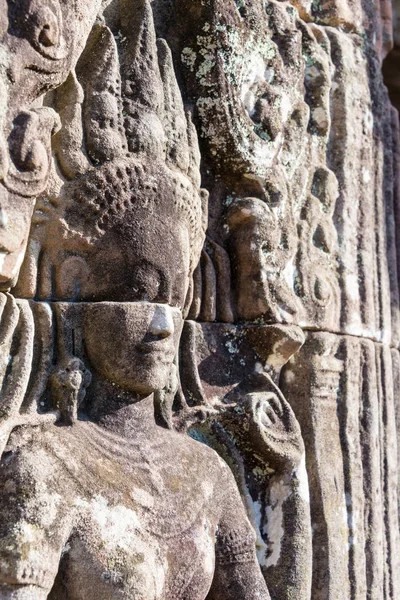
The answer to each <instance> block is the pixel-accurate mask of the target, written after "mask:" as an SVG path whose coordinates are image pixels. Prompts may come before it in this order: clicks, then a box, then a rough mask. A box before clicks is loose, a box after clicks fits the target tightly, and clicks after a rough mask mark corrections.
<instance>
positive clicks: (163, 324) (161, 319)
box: [149, 304, 174, 338]
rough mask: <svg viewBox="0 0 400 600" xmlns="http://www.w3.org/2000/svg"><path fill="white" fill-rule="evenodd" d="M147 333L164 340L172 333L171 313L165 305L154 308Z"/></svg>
mask: <svg viewBox="0 0 400 600" xmlns="http://www.w3.org/2000/svg"><path fill="white" fill-rule="evenodd" d="M149 331H150V333H151V334H152V335H155V336H157V337H159V338H166V337H169V336H170V335H172V334H173V333H174V321H173V319H172V311H171V309H170V307H169V306H168V305H167V304H166V305H165V306H157V307H156V309H155V311H154V314H153V318H152V319H151V323H150V327H149Z"/></svg>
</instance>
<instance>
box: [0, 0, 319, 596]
mask: <svg viewBox="0 0 400 600" xmlns="http://www.w3.org/2000/svg"><path fill="white" fill-rule="evenodd" d="M122 4H123V5H124V6H123V10H122V9H121V7H120V13H119V18H118V21H117V23H115V22H113V20H112V16H110V14H109V13H104V15H103V17H102V18H101V19H98V21H97V22H96V24H95V25H94V27H93V29H92V31H91V33H90V35H89V37H88V42H87V45H86V47H85V49H84V51H83V53H82V55H81V56H80V58H79V60H78V62H77V65H76V69H75V70H74V72H72V73H71V74H70V75H69V76H68V78H67V80H66V82H65V83H64V84H63V85H62V86H61V87H60V88H59V89H58V90H56V92H55V93H53V94H52V96H50V97H49V98H48V103H49V105H51V106H52V107H54V108H55V109H56V110H57V111H58V113H59V114H60V118H61V129H60V131H59V132H58V134H57V135H56V137H55V140H54V149H55V157H56V167H57V170H56V169H55V168H54V169H53V172H52V174H51V179H50V185H49V188H48V192H47V194H46V196H45V197H43V198H42V199H41V201H40V202H39V203H38V205H37V207H36V212H35V215H34V217H33V222H32V223H33V228H32V231H31V236H30V242H29V248H28V251H27V255H26V258H25V262H24V265H23V267H22V269H21V275H20V278H19V281H18V285H17V287H15V288H14V290H13V293H14V295H16V296H19V297H20V298H21V297H22V298H23V299H19V300H15V299H14V296H12V295H7V296H5V298H6V299H7V305H6V309H7V311H6V314H5V318H4V323H5V325H7V323H8V321H9V319H10V316H9V313H11V315H12V314H13V310H14V312H16V317H15V322H13V323H12V326H11V327H10V328H9V332H7V339H8V340H9V352H10V361H9V362H10V364H11V370H10V369H9V368H6V369H5V370H4V372H2V380H3V387H4V388H6V389H9V391H10V402H9V407H7V404H4V408H5V409H6V408H8V411H5V412H4V430H3V436H2V437H3V443H4V442H5V441H6V439H7V437H8V436H9V434H10V430H11V429H13V428H14V429H15V431H14V432H13V433H11V436H10V439H9V441H8V444H7V447H6V450H5V453H4V456H3V463H2V475H1V476H2V481H3V492H2V494H1V500H0V502H1V514H2V518H1V521H0V529H1V533H2V539H3V540H5V543H4V545H3V546H2V547H1V549H0V564H1V577H2V579H1V588H0V589H1V593H2V594H4V597H20V598H23V597H27V596H26V594H28V595H29V597H31V598H36V597H37V598H39V597H40V598H42V597H48V598H55V599H56V598H61V597H63V596H64V595H65V594H67V595H68V596H71V597H74V598H79V597H82V598H91V597H93V598H94V597H102V598H106V597H110V598H111V597H114V596H115V594H118V595H121V596H122V597H131V596H132V595H135V597H138V598H139V597H140V598H143V599H146V600H149V599H150V598H160V599H161V598H165V599H167V598H191V599H194V598H199V599H200V598H204V599H205V598H206V597H207V598H215V599H217V598H224V599H227V598H228V597H231V598H238V597H240V598H255V597H258V598H265V599H267V598H269V597H270V595H269V592H268V590H267V586H266V583H265V580H264V577H263V575H262V572H261V570H260V567H259V565H258V562H257V555H256V534H255V532H254V530H253V528H252V526H251V524H250V521H249V519H248V516H247V515H246V507H245V504H244V503H243V501H242V499H241V496H240V493H239V491H238V488H237V486H236V483H235V480H234V477H233V475H232V473H231V471H230V470H229V468H228V466H227V465H226V464H225V463H224V462H223V460H221V459H220V458H219V457H218V454H217V453H216V452H215V451H213V450H211V449H209V448H207V447H206V446H205V445H204V444H199V443H198V442H197V441H194V440H193V439H192V438H191V437H190V436H189V435H186V434H185V433H177V432H176V431H175V429H182V428H187V427H188V426H190V425H191V424H192V427H195V425H194V423H195V422H196V421H198V420H199V418H201V409H202V407H201V406H192V407H191V406H189V405H186V406H182V407H181V410H179V408H178V409H177V410H175V411H174V410H173V407H172V402H173V399H174V396H175V394H176V393H177V391H178V388H180V383H179V372H178V360H177V352H178V344H179V338H180V333H181V329H182V325H183V315H185V314H187V312H188V310H189V308H190V306H191V304H192V298H193V295H194V289H193V288H194V286H193V285H192V282H191V277H192V274H193V271H194V268H195V267H196V264H197V262H198V259H199V256H200V252H201V248H202V245H203V241H204V229H205V224H206V212H205V208H206V207H205V201H206V200H207V194H206V193H205V192H202V191H201V190H200V188H199V184H200V176H199V158H200V156H199V152H198V148H197V138H196V134H195V132H194V130H193V125H192V123H191V120H190V116H189V115H188V114H185V110H184V107H183V104H182V100H181V96H180V92H179V88H178V86H177V83H176V80H175V75H174V70H173V65H172V58H171V55H170V51H169V48H168V46H167V45H166V43H165V42H164V41H163V40H159V41H158V42H156V38H155V32H154V28H153V20H152V13H151V8H150V5H149V4H148V2H147V1H143V2H142V1H141V0H138V1H137V2H130V3H128V2H126V3H122ZM114 17H115V14H114ZM107 21H109V22H110V25H111V26H112V27H113V28H114V31H113V30H112V29H111V28H110V27H109V26H108V25H107ZM90 65H92V66H91V67H90ZM210 245H211V246H212V242H210ZM214 256H217V260H218V248H217V247H214ZM220 256H222V258H221V259H220V261H221V264H224V263H223V261H224V258H223V256H224V255H223V253H222V252H221V253H220ZM8 305H10V306H9V307H8ZM6 309H5V310H6ZM19 313H21V314H23V315H24V318H25V321H26V323H25V322H24V323H22V324H21V323H20V320H18V314H19ZM37 315H39V317H40V318H41V320H40V319H39V318H38V317H37ZM226 315H227V316H229V315H228V313H227V311H226ZM35 317H36V321H35ZM5 325H4V327H5ZM34 325H36V327H34ZM271 335H272V334H271ZM299 335H300V338H299V339H300V341H299V339H297V338H298V336H299ZM40 336H42V343H41V344H40V345H39V347H38V344H37V340H38V339H39V338H40ZM250 337H252V336H250ZM253 337H254V344H255V345H256V346H257V339H256V338H257V336H256V335H255V336H253ZM272 337H273V335H272ZM272 337H271V340H272ZM289 338H290V336H289ZM292 338H293V339H292ZM292 338H290V339H289V341H288V342H287V343H286V346H289V347H291V348H292V351H293V350H294V349H296V348H297V347H298V346H299V345H300V344H301V334H300V333H298V334H297V337H296V335H295V334H292ZM46 341H47V344H48V345H47V347H46ZM15 344H19V346H18V347H19V348H20V350H19V352H17V353H15V352H14V351H13V347H14V346H15ZM278 346H279V347H280V345H279V344H278ZM282 351H283V349H282ZM287 352H288V350H287V348H286V353H287ZM276 354H277V356H278V355H279V353H278V351H276ZM284 355H285V359H287V356H286V354H285V352H284ZM288 355H290V352H289V354H288ZM21 357H22V358H23V359H24V361H25V362H23V361H22V360H21ZM193 360H195V359H194V358H193ZM194 366H195V363H193V368H194ZM38 375H40V379H41V381H40V383H39V384H38V383H37V376H38ZM16 377H17V378H18V377H19V378H20V379H23V382H21V383H19V385H17V382H16V381H15V378H16ZM253 379H254V384H251V383H250V387H249V388H248V389H247V388H246V384H244V387H243V390H242V389H237V390H236V391H235V393H236V394H237V395H238V394H239V395H240V396H242V399H241V402H240V403H239V402H238V401H235V402H233V401H232V402H231V404H232V406H231V407H230V408H231V409H233V405H234V404H235V405H237V406H240V405H243V406H247V405H248V408H246V411H247V413H248V414H247V416H246V419H245V422H243V423H242V424H241V425H240V424H239V425H238V424H236V425H235V423H234V422H233V421H232V424H231V425H228V424H227V429H229V427H234V428H235V427H236V428H237V427H239V429H240V427H242V426H243V427H245V428H247V427H250V426H252V427H253V429H254V433H253V436H252V437H253V438H254V440H253V441H252V442H251V443H252V444H253V445H254V447H255V448H256V447H258V451H259V452H261V453H262V452H264V454H265V456H262V457H261V462H262V464H263V466H264V467H266V466H267V465H270V469H271V471H270V473H272V471H274V473H276V478H277V479H276V483H275V487H274V485H273V483H271V482H269V477H265V476H263V477H262V478H261V479H262V481H261V480H260V481H259V482H258V484H257V485H258V494H259V496H260V497H261V496H265V494H266V493H267V491H266V490H267V489H268V488H270V490H271V491H270V499H269V503H270V507H269V510H270V511H271V512H273V511H274V510H275V509H276V510H277V511H278V512H279V514H281V513H282V514H283V513H285V512H286V511H289V510H291V509H290V507H288V506H283V505H282V506H281V504H282V503H283V504H285V501H286V500H287V499H288V498H289V497H290V498H292V502H294V505H295V506H296V507H297V504H298V502H297V501H296V498H297V496H298V497H299V499H300V503H301V502H302V500H301V493H300V492H298V487H299V486H303V487H305V489H307V478H306V474H305V472H301V475H302V479H301V477H300V467H301V461H302V460H303V461H304V456H303V454H304V446H303V441H302V439H301V435H300V430H299V426H298V423H297V421H296V419H295V417H294V414H293V412H292V411H291V409H290V407H289V405H288V404H287V403H286V401H285V400H284V398H283V397H282V395H281V394H280V392H279V390H278V389H277V388H276V387H275V386H274V384H273V383H272V381H271V380H270V379H269V378H268V376H267V375H264V376H263V375H262V374H259V375H258V376H257V375H256V374H253ZM252 386H253V387H252ZM253 388H254V389H253ZM252 392H254V393H252ZM256 393H257V394H258V396H257V398H256V397H255V394H256ZM178 395H179V394H178ZM221 400H222V398H221ZM268 402H270V403H271V408H268V407H269V406H270V405H269V404H268ZM254 403H255V404H254ZM220 404H221V402H220ZM253 404H254V405H253ZM260 411H261V412H260ZM271 411H272V412H271ZM203 412H204V413H205V414H206V415H207V414H208V413H209V414H210V415H211V414H213V413H216V412H218V409H217V408H215V407H213V406H207V407H205V408H204V409H203ZM219 412H221V415H222V417H221V419H222V420H223V415H224V414H225V413H226V415H227V412H226V411H224V410H219ZM229 412H230V413H231V414H232V415H233V416H234V411H232V410H230V411H229ZM199 413H200V414H199ZM264 413H265V414H264ZM262 415H264V416H262ZM210 418H211V417H210ZM259 418H262V419H264V420H265V419H267V421H266V422H265V423H263V425H262V427H261V429H260V428H259V427H258V425H257V423H258V419H259ZM225 419H227V423H228V421H231V420H232V419H230V418H228V416H225ZM49 420H50V423H49ZM52 421H55V423H56V426H54V424H53V423H52ZM210 422H211V421H210ZM160 424H161V425H163V427H160ZM21 425H25V427H23V426H21ZM32 425H37V426H36V427H32ZM193 431H194V429H193ZM274 431H275V434H274ZM241 443H242V445H243V444H244V443H245V442H244V440H243V441H242V442H241ZM239 446H240V444H239ZM88 447H90V449H91V450H90V454H89V455H88V454H87V449H88ZM275 463H276V466H275ZM34 465H36V467H34ZM280 476H281V477H284V478H285V486H286V488H287V490H286V488H285V493H286V495H285V497H284V498H282V497H281V496H280V495H279V486H280V483H279V479H278V477H280ZM300 479H301V481H300ZM11 480H12V482H13V483H11ZM292 487H293V489H292ZM27 488H29V493H28V494H27V495H24V490H25V489H27ZM302 493H304V492H302ZM263 502H264V499H263ZM264 503H265V502H264ZM276 503H278V504H279V508H277V507H276ZM16 506H18V508H16ZM44 506H46V507H47V509H46V510H42V508H41V507H44ZM247 508H250V507H247ZM266 510H267V509H266ZM292 510H293V509H292ZM300 513H301V514H300ZM299 515H300V518H299V531H301V533H302V534H303V536H304V535H305V548H304V549H303V548H299V547H298V543H296V541H297V542H298V534H297V536H296V534H293V536H292V538H293V539H291V536H290V534H289V533H286V534H285V536H286V537H285V541H284V542H281V539H279V540H277V541H276V542H275V541H274V540H273V539H272V538H273V535H272V534H271V532H270V533H269V534H267V533H265V535H269V538H270V539H269V544H270V546H273V544H274V543H276V544H279V545H280V544H281V543H285V544H288V543H291V544H292V545H293V548H294V551H295V553H296V555H299V556H300V555H302V559H303V563H302V565H301V566H302V567H303V570H302V571H301V572H300V573H299V574H298V575H296V576H294V575H293V576H292V579H293V581H292V582H290V584H288V585H287V582H286V581H285V579H284V572H286V571H287V570H288V564H286V565H285V571H284V572H282V569H278V571H279V573H278V575H276V580H277V582H276V583H274V582H273V579H271V582H272V586H273V587H274V586H275V587H277V589H278V590H279V587H280V588H283V587H286V588H287V589H288V590H299V593H301V595H302V596H303V595H304V594H305V595H306V596H307V595H308V593H309V589H308V588H309V573H310V571H309V568H308V569H307V567H308V564H307V563H308V558H309V557H308V554H307V552H308V548H309V543H308V538H307V532H309V526H308V519H309V515H308V504H307V503H306V509H305V510H299ZM285 528H287V526H286V525H285ZM270 529H271V525H270ZM28 531H29V532H30V533H29V534H28V533H26V535H25V533H24V532H28ZM260 539H261V538H260ZM288 540H289V541H288ZM262 544H263V552H264V555H266V553H268V554H269V553H272V554H273V555H274V556H275V559H274V560H272V561H271V564H272V565H275V564H276V562H277V561H278V557H279V552H278V551H277V550H276V549H272V550H271V548H270V549H269V550H268V549H267V546H266V544H265V542H262ZM22 548H24V550H23V551H22ZM285 552H286V551H285ZM288 557H289V556H288ZM265 558H266V556H265V557H264V559H263V560H264V562H265ZM297 562H298V559H297V561H296V565H297ZM267 579H268V577H267ZM298 582H300V586H299V583H298ZM300 588H302V589H300ZM288 593H289V595H288V597H289V596H290V593H291V592H288ZM286 595H287V594H286Z"/></svg>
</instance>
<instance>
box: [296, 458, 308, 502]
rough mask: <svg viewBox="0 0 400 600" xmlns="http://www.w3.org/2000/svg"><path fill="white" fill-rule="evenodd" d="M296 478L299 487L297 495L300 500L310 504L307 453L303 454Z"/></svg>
mask: <svg viewBox="0 0 400 600" xmlns="http://www.w3.org/2000/svg"><path fill="white" fill-rule="evenodd" d="M296 477H297V479H298V482H299V485H298V488H297V493H298V494H299V496H300V498H301V499H302V500H303V501H304V502H306V503H307V504H309V503H310V488H309V486H308V475H307V469H306V455H305V453H303V455H302V457H301V459H300V464H299V466H298V468H297V471H296Z"/></svg>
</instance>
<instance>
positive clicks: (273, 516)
mask: <svg viewBox="0 0 400 600" xmlns="http://www.w3.org/2000/svg"><path fill="white" fill-rule="evenodd" d="M291 492H292V490H291V487H290V485H289V482H288V481H285V480H284V478H281V479H277V480H275V481H272V482H271V486H270V505H269V506H267V508H266V511H265V515H266V519H267V523H266V525H265V526H264V533H266V534H267V536H268V540H269V547H270V550H271V554H270V555H269V556H268V558H266V559H264V562H263V565H262V566H264V565H265V566H266V567H273V566H275V565H277V564H278V562H279V558H280V555H281V543H282V538H283V536H284V533H285V531H284V529H283V505H284V503H285V501H286V500H287V499H288V498H289V496H290V494H291Z"/></svg>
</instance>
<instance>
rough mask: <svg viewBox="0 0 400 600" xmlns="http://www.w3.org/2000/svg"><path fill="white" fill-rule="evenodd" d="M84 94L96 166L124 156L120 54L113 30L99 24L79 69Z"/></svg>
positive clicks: (87, 140)
mask: <svg viewBox="0 0 400 600" xmlns="http://www.w3.org/2000/svg"><path fill="white" fill-rule="evenodd" d="M77 76H78V79H79V81H80V82H81V84H82V87H83V90H84V96H85V97H84V102H83V124H84V138H85V143H86V150H87V153H88V155H89V157H90V158H91V160H92V161H93V163H94V164H96V165H98V164H102V163H104V162H106V161H110V160H114V159H116V158H118V157H119V156H121V155H122V154H123V153H124V151H125V150H126V140H125V134H124V130H123V126H122V119H121V112H122V111H121V109H122V106H121V79H120V66H119V59H118V50H117V45H116V43H115V39H114V36H113V34H112V33H111V31H110V29H109V28H108V27H106V26H104V25H101V24H96V25H95V26H94V27H93V29H92V32H91V34H90V37H89V40H88V44H87V46H86V49H85V52H84V54H83V55H82V57H81V59H80V60H79V62H78V65H77Z"/></svg>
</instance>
